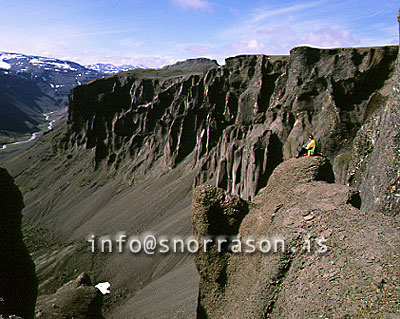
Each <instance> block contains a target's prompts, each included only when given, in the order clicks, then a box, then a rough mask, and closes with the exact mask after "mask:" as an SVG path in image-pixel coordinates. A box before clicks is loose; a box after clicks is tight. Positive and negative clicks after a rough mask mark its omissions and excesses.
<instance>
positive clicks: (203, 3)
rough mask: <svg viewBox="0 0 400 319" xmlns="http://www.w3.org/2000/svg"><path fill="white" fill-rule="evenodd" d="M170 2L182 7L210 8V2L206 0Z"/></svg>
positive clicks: (176, 0) (173, 0) (177, 0)
mask: <svg viewBox="0 0 400 319" xmlns="http://www.w3.org/2000/svg"><path fill="white" fill-rule="evenodd" d="M172 3H173V4H175V5H177V6H179V7H181V8H182V9H195V10H212V4H211V3H210V2H208V1H207V0H172Z"/></svg>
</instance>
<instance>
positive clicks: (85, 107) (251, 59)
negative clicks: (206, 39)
mask: <svg viewBox="0 0 400 319" xmlns="http://www.w3.org/2000/svg"><path fill="white" fill-rule="evenodd" d="M397 54H398V47H396V46H392V47H378V48H357V49H355V48H354V49H329V50H322V49H315V48H308V47H298V48H295V49H293V50H292V51H291V54H290V56H281V57H280V56H275V57H272V56H271V57H268V56H265V55H249V56H237V57H234V58H229V59H227V60H226V64H225V65H223V66H221V67H216V66H213V64H212V63H206V62H205V61H203V62H202V63H204V69H203V71H204V70H206V71H205V72H204V73H202V72H200V71H201V70H199V68H198V67H196V69H195V70H192V71H191V70H190V68H187V67H184V66H182V67H179V65H175V66H174V67H172V68H169V69H168V68H166V69H163V70H135V71H130V72H124V73H120V74H119V75H116V76H112V77H107V78H104V79H101V80H98V81H94V82H90V83H88V84H85V85H82V86H79V87H77V88H75V89H74V90H73V91H72V93H71V95H70V110H69V128H68V133H67V134H66V136H65V137H64V140H63V142H62V143H61V144H62V146H63V148H65V149H69V150H70V149H74V148H77V147H81V146H84V147H86V148H89V149H92V148H93V149H94V150H95V158H94V162H95V165H96V167H100V166H102V165H104V166H106V167H108V169H111V170H117V169H122V170H124V171H125V172H127V175H128V176H129V178H130V179H132V180H133V179H134V177H133V176H135V178H139V176H141V175H144V174H146V173H147V172H149V171H150V170H151V169H153V170H154V169H155V168H157V170H161V171H162V170H163V171H168V170H169V169H171V168H174V167H175V166H177V165H178V164H179V163H181V162H183V161H184V160H185V159H189V160H190V161H191V166H192V168H195V169H196V170H197V177H196V179H195V183H194V184H195V185H198V184H201V183H204V182H210V183H214V184H216V185H217V186H218V187H221V188H224V189H225V190H227V191H228V192H231V193H233V194H237V195H239V196H241V197H242V198H245V199H253V198H254V196H255V195H256V194H257V192H258V191H259V190H260V189H261V188H263V187H265V186H266V183H267V181H268V178H269V176H270V175H271V173H272V171H273V169H274V168H275V167H276V166H277V165H278V164H279V163H281V162H282V161H283V160H287V159H289V158H292V157H294V156H295V155H296V154H297V152H298V150H299V148H300V147H301V146H302V145H303V143H304V142H305V141H306V139H307V136H308V135H309V134H313V135H314V136H315V137H316V140H317V144H318V146H319V151H320V152H322V153H323V154H324V155H325V156H327V157H328V158H329V159H330V161H331V162H332V163H333V171H334V174H335V177H336V180H337V181H338V182H340V183H347V182H348V178H349V165H351V161H352V160H355V161H357V160H359V159H360V157H358V155H354V154H353V155H352V150H353V148H354V145H353V141H354V139H355V137H356V136H357V135H360V134H361V133H360V128H362V127H363V125H365V124H366V123H367V122H368V121H371V120H372V119H373V118H374V117H375V116H377V114H379V112H383V109H384V105H386V104H387V103H388V100H389V97H390V95H391V91H392V86H393V74H394V69H395V61H396V57H397ZM193 63H194V62H193V61H192V62H191V63H190V64H191V65H192V64H193ZM195 65H196V64H195ZM200 65H201V63H200ZM392 124H393V123H388V124H387V125H388V126H390V125H392ZM359 140H360V139H358V140H357V141H358V142H357V143H360V142H359ZM354 143H356V142H354ZM352 156H355V158H354V159H352ZM360 156H361V155H360ZM350 171H351V170H350ZM354 185H356V184H354ZM357 186H359V188H360V189H363V188H366V187H367V182H366V181H364V180H363V181H360V183H359V185H358V184H357ZM362 196H363V195H362ZM371 208H372V207H371Z"/></svg>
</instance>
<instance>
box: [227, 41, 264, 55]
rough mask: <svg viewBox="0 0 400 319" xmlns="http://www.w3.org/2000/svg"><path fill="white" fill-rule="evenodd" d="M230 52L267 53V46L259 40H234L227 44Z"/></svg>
mask: <svg viewBox="0 0 400 319" xmlns="http://www.w3.org/2000/svg"><path fill="white" fill-rule="evenodd" d="M226 49H227V51H229V52H230V54H256V53H265V51H266V49H267V47H266V46H265V44H264V43H260V42H258V41H257V40H250V41H237V42H232V43H230V44H229V45H228V46H227V48H226Z"/></svg>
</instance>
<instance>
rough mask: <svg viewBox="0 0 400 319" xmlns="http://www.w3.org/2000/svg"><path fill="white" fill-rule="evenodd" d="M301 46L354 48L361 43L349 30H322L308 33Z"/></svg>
mask: <svg viewBox="0 0 400 319" xmlns="http://www.w3.org/2000/svg"><path fill="white" fill-rule="evenodd" d="M299 42H300V43H301V44H306V45H312V46H318V47H325V48H333V47H335V48H336V47H346V46H352V45H354V44H356V43H358V42H359V41H358V40H357V39H356V38H355V37H354V36H353V35H352V34H351V32H350V31H349V30H345V29H341V30H337V29H332V28H321V29H317V30H315V31H312V32H309V33H307V34H306V35H305V36H304V37H303V38H302V39H301V40H300V41H299Z"/></svg>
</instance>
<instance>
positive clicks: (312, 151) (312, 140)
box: [306, 135, 316, 156]
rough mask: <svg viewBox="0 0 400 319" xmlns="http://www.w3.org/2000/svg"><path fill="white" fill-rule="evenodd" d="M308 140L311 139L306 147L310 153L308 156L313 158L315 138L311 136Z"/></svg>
mask: <svg viewBox="0 0 400 319" xmlns="http://www.w3.org/2000/svg"><path fill="white" fill-rule="evenodd" d="M308 138H309V143H308V144H307V146H306V150H307V151H308V152H307V156H313V155H314V153H315V147H316V144H315V140H314V136H312V135H310V136H309V137H308Z"/></svg>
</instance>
